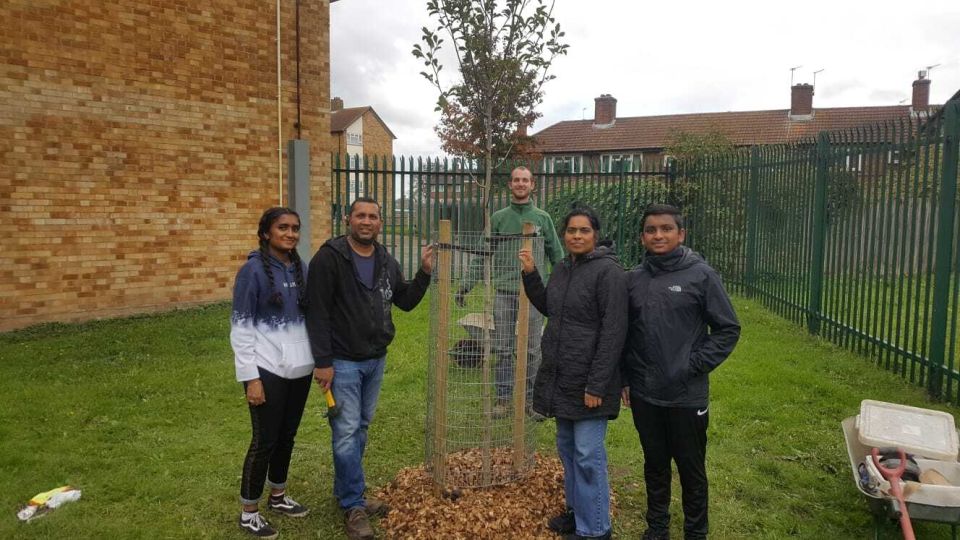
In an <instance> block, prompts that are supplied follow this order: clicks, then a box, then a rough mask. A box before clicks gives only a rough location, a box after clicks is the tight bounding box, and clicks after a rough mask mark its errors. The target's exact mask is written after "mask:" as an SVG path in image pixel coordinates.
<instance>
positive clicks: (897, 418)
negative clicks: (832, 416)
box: [856, 399, 960, 461]
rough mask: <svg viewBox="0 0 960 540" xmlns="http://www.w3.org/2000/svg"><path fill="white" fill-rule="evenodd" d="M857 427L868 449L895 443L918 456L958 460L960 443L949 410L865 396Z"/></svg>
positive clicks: (896, 445)
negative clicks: (901, 403) (922, 407)
mask: <svg viewBox="0 0 960 540" xmlns="http://www.w3.org/2000/svg"><path fill="white" fill-rule="evenodd" d="M856 428H857V432H858V437H859V439H860V442H861V443H862V444H863V445H864V446H866V447H868V448H872V447H884V446H895V447H899V448H903V450H904V451H906V452H907V453H910V454H916V455H917V456H918V457H924V458H928V459H932V460H939V461H957V447H958V444H960V443H958V440H957V428H956V426H955V425H954V421H953V415H951V414H950V413H945V412H942V411H934V410H930V409H921V408H919V407H910V406H908V405H900V404H898V403H886V402H883V401H874V400H871V399H865V400H863V401H862V402H860V416H858V417H857V423H856Z"/></svg>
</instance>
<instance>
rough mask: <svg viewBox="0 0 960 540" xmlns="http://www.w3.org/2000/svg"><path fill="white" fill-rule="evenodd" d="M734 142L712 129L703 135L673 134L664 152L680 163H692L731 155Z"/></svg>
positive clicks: (691, 133) (692, 133)
mask: <svg viewBox="0 0 960 540" xmlns="http://www.w3.org/2000/svg"><path fill="white" fill-rule="evenodd" d="M733 149H734V145H733V142H732V141H731V140H730V138H729V137H727V136H726V135H725V134H724V133H723V132H722V131H720V130H718V129H710V130H709V131H705V132H703V133H694V132H691V131H680V132H676V133H674V134H673V136H672V137H671V138H670V141H669V142H668V143H667V146H666V148H665V149H664V152H666V154H668V155H670V156H673V158H674V159H676V160H677V161H680V162H686V163H692V162H695V161H697V160H699V159H703V158H710V157H717V156H722V155H727V154H730V153H731V152H732V151H733Z"/></svg>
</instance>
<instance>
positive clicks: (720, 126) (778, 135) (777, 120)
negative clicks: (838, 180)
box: [533, 105, 933, 153]
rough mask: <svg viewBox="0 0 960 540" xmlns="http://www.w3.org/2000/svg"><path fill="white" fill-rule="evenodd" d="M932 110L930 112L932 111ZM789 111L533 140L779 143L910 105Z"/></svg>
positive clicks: (555, 128) (592, 146) (686, 118)
mask: <svg viewBox="0 0 960 540" xmlns="http://www.w3.org/2000/svg"><path fill="white" fill-rule="evenodd" d="M932 108H933V107H931V109H932ZM789 113H790V111H789V110H788V109H778V110H772V111H742V112H720V113H698V114H672V115H663V116H635V117H629V118H617V119H616V121H615V122H614V123H613V125H612V126H609V127H606V126H605V127H594V126H593V120H570V121H564V122H558V123H556V124H554V125H552V126H550V127H548V128H546V129H544V130H543V131H540V132H539V133H537V134H535V135H533V137H534V138H535V139H536V141H537V150H539V151H540V152H543V153H557V152H602V151H612V150H643V149H661V148H663V147H665V146H667V145H668V144H669V143H670V141H671V140H672V138H673V137H674V135H675V134H676V133H679V132H693V133H698V132H700V133H702V132H708V131H719V132H721V133H723V134H725V135H726V136H727V137H729V138H730V140H731V142H733V144H735V145H743V146H747V145H754V144H779V143H786V142H790V141H796V140H798V139H804V138H807V137H814V136H816V134H817V133H818V132H820V131H835V130H841V129H847V128H853V127H858V126H863V125H869V124H875V123H878V122H884V121H889V120H899V119H909V118H910V106H909V105H895V106H887V107H838V108H830V109H814V112H813V115H812V118H809V119H806V120H792V119H790V117H789Z"/></svg>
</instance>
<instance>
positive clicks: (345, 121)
mask: <svg viewBox="0 0 960 540" xmlns="http://www.w3.org/2000/svg"><path fill="white" fill-rule="evenodd" d="M367 111H370V112H372V113H373V116H374V117H376V119H377V121H378V122H380V124H382V125H383V129H385V130H387V133H388V134H390V136H391V137H393V138H394V139H396V138H397V136H396V135H394V134H393V131H390V127H389V126H387V123H386V122H384V121H383V118H380V115H379V114H377V111H375V110H373V107H349V108H346V109H340V110H339V111H334V112H332V113H330V133H339V132H341V131H344V130H346V129H347V128H348V127H350V125H351V124H353V123H354V122H356V121H357V119H358V118H360V117H361V116H363V115H364V113H366V112H367Z"/></svg>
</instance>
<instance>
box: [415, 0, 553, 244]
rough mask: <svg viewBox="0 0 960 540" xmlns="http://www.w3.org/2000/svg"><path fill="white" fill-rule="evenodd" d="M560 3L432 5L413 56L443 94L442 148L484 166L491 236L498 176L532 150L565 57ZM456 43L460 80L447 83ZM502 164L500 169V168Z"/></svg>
mask: <svg viewBox="0 0 960 540" xmlns="http://www.w3.org/2000/svg"><path fill="white" fill-rule="evenodd" d="M554 2H555V0H552V1H549V5H548V0H428V1H427V11H428V12H429V14H430V16H431V17H433V18H435V19H436V22H437V26H436V28H435V29H433V30H431V29H429V28H427V27H424V28H423V36H422V38H421V40H422V44H420V43H417V44H415V45H414V46H413V55H414V56H415V57H417V58H419V59H421V60H423V63H424V66H426V70H424V71H422V72H421V75H423V76H424V77H425V78H426V79H427V80H428V81H429V82H430V83H431V84H432V85H433V86H434V87H435V88H436V89H437V91H438V92H439V97H438V98H437V109H436V110H437V111H439V112H440V124H439V125H438V126H437V127H436V131H437V134H438V135H439V136H440V140H441V142H442V146H443V149H444V150H445V151H446V152H449V153H451V154H453V155H455V156H460V157H464V158H466V159H470V160H477V161H478V162H482V163H483V164H484V180H483V181H482V182H480V183H479V184H480V187H481V189H482V193H483V198H484V202H483V206H484V208H485V213H486V214H487V217H486V218H485V220H484V221H485V223H484V230H485V232H486V233H489V232H490V231H489V227H490V224H489V222H490V220H489V213H490V208H489V205H490V200H491V197H490V189H491V188H492V182H493V170H494V169H495V168H496V167H499V166H500V165H501V164H502V163H503V162H504V161H505V160H506V159H507V158H508V157H509V156H510V155H511V152H512V151H514V150H515V149H517V148H518V146H524V145H526V146H529V143H530V141H529V137H527V136H526V134H525V133H526V127H527V126H529V125H531V124H532V123H533V121H534V120H536V119H537V118H538V117H539V116H540V114H539V113H537V112H536V110H535V109H536V107H537V105H539V104H540V103H541V102H542V100H543V86H544V84H545V83H546V82H547V81H550V80H552V79H553V78H554V76H553V75H550V74H549V71H550V66H551V64H552V63H553V60H554V59H555V58H556V57H557V56H559V55H563V54H566V52H567V48H568V47H569V46H568V45H566V44H564V43H562V38H563V37H564V32H562V31H561V30H560V25H559V24H558V23H557V22H556V21H555V20H554V18H553V15H552V13H553V5H554ZM447 39H449V40H450V42H451V43H450V48H451V49H452V50H453V52H454V54H455V56H456V59H457V67H458V69H459V72H460V80H459V81H457V82H456V83H454V84H451V85H449V86H447V85H446V84H445V83H444V81H442V80H441V77H440V72H441V71H442V69H443V64H442V63H441V60H440V53H441V51H442V50H443V47H444V45H445V44H446V40H447ZM495 162H496V164H495Z"/></svg>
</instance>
